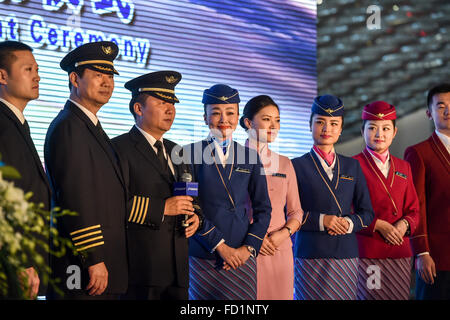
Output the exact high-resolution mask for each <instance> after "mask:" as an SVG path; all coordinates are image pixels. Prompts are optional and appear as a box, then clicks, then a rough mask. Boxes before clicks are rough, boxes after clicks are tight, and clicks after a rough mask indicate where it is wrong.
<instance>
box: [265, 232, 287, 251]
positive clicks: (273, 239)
mask: <svg viewBox="0 0 450 320" xmlns="http://www.w3.org/2000/svg"><path fill="white" fill-rule="evenodd" d="M287 238H289V231H288V230H287V229H286V228H281V229H280V230H278V231H274V232H272V233H270V234H269V241H270V243H272V245H273V246H274V247H275V248H276V249H278V247H279V246H280V245H281V244H282V243H283V241H284V240H286V239H287Z"/></svg>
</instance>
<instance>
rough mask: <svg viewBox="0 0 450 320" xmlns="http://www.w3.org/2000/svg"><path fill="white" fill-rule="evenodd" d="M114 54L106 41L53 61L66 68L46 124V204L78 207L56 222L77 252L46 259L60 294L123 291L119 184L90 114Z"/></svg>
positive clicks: (103, 91)
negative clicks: (64, 97)
mask: <svg viewBox="0 0 450 320" xmlns="http://www.w3.org/2000/svg"><path fill="white" fill-rule="evenodd" d="M117 54H118V47H117V46H116V44H114V43H113V42H107V41H103V42H94V43H87V44H84V45H82V46H80V47H78V48H76V49H74V50H73V51H71V52H69V53H68V54H67V55H66V56H65V57H64V58H63V59H62V61H61V63H60V66H61V68H62V69H63V70H64V71H66V72H67V73H68V74H69V81H70V84H69V87H70V98H69V99H68V101H67V102H66V104H65V106H64V108H63V110H61V112H60V113H59V114H58V116H57V117H56V118H55V119H54V120H53V121H52V123H51V124H50V127H49V129H48V132H47V136H46V139H45V148H44V155H45V164H46V166H47V173H48V176H49V179H50V184H51V187H52V190H53V206H56V207H60V208H62V209H70V210H72V211H75V212H76V213H77V215H76V216H62V217H60V218H58V222H57V228H58V230H59V232H60V234H61V235H62V236H64V237H67V238H69V239H71V240H72V242H73V244H74V247H75V250H76V254H70V253H68V254H67V255H66V256H64V257H62V258H61V259H55V261H54V264H53V267H54V271H55V275H56V276H57V277H59V278H61V279H62V281H61V285H62V288H61V289H63V291H64V293H65V298H67V299H80V300H85V299H116V298H118V297H119V295H120V294H123V293H125V291H126V289H127V274H128V270H127V257H126V244H125V213H126V188H125V185H124V181H123V177H122V174H121V171H120V166H119V165H120V160H119V158H118V156H117V154H116V153H115V151H114V149H113V147H112V144H111V142H110V140H109V138H108V136H107V135H106V133H105V132H104V131H103V129H102V127H101V125H100V122H99V120H98V118H97V112H98V111H99V110H100V108H101V107H102V106H103V105H104V104H106V103H107V102H108V101H109V99H110V97H111V95H112V92H113V89H114V74H118V72H117V71H116V70H115V69H114V65H113V60H114V59H115V58H116V56H117ZM78 270H79V271H81V272H80V273H81V285H79V283H77V281H76V280H75V278H76V277H77V276H78ZM53 298H58V297H57V296H56V295H54V296H53Z"/></svg>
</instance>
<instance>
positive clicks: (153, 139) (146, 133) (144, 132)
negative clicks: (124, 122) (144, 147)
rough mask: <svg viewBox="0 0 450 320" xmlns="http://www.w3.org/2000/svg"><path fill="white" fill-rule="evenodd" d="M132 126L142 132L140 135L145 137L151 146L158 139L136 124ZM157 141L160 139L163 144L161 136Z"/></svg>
mask: <svg viewBox="0 0 450 320" xmlns="http://www.w3.org/2000/svg"><path fill="white" fill-rule="evenodd" d="M134 126H135V127H136V128H137V129H138V130H139V131H140V132H141V133H142V135H143V136H144V137H145V139H147V141H148V143H150V145H151V146H152V147H153V146H154V145H155V142H156V140H158V139H155V137H153V136H152V135H151V134H150V133H148V132H146V131H144V130H142V129H141V128H139V126H138V125H137V124H135V125H134ZM159 141H161V143H162V145H163V146H164V139H163V137H161V139H159Z"/></svg>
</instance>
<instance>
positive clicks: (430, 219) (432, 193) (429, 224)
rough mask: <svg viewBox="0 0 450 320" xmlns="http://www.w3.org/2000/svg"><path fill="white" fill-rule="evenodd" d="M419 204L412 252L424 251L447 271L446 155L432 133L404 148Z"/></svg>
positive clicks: (449, 167)
mask: <svg viewBox="0 0 450 320" xmlns="http://www.w3.org/2000/svg"><path fill="white" fill-rule="evenodd" d="M405 160H406V161H408V162H409V163H410V164H411V171H412V174H413V178H414V185H415V187H416V191H417V195H418V196H419V203H420V222H419V226H418V228H417V230H416V233H415V234H414V236H413V237H411V244H412V247H413V251H414V254H419V253H422V252H426V251H428V252H429V253H430V255H431V257H432V258H433V260H434V262H435V263H436V269H437V270H439V271H450V254H449V252H450V187H449V183H450V155H449V153H448V151H447V149H446V148H445V147H444V145H443V144H442V142H441V140H440V139H439V137H438V136H437V134H436V133H435V132H433V134H432V135H431V137H430V138H428V139H427V140H425V141H423V142H421V143H419V144H416V145H414V146H411V147H409V148H407V149H406V150H405Z"/></svg>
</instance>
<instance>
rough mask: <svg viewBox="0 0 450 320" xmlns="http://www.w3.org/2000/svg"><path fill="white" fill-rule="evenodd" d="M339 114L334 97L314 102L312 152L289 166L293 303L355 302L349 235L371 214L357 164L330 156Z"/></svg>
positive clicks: (354, 255)
mask: <svg viewBox="0 0 450 320" xmlns="http://www.w3.org/2000/svg"><path fill="white" fill-rule="evenodd" d="M343 114H344V105H343V103H342V101H341V99H339V98H338V97H335V96H333V95H323V96H318V97H316V98H315V99H314V103H313V105H312V109H311V118H310V128H311V131H312V136H313V140H314V146H313V148H312V149H311V151H310V152H308V153H306V154H304V155H303V156H301V157H299V158H296V159H293V160H292V164H293V166H294V169H295V172H296V175H297V183H298V190H299V194H300V202H301V204H302V207H303V211H304V218H303V222H302V227H301V229H300V231H299V232H298V233H297V238H296V241H295V249H294V257H295V259H294V263H295V284H294V286H295V299H297V300H354V299H356V288H357V271H358V242H357V239H356V235H355V232H357V231H360V230H362V229H363V228H366V227H367V226H368V225H370V223H371V222H372V219H373V209H372V205H371V202H370V196H369V191H368V189H367V185H366V180H365V178H364V175H363V173H362V170H361V166H360V165H359V163H358V161H357V160H355V159H352V158H348V157H345V156H342V155H340V154H337V153H335V151H334V144H335V143H336V142H337V141H338V139H339V136H340V134H341V132H342V126H343Z"/></svg>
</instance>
